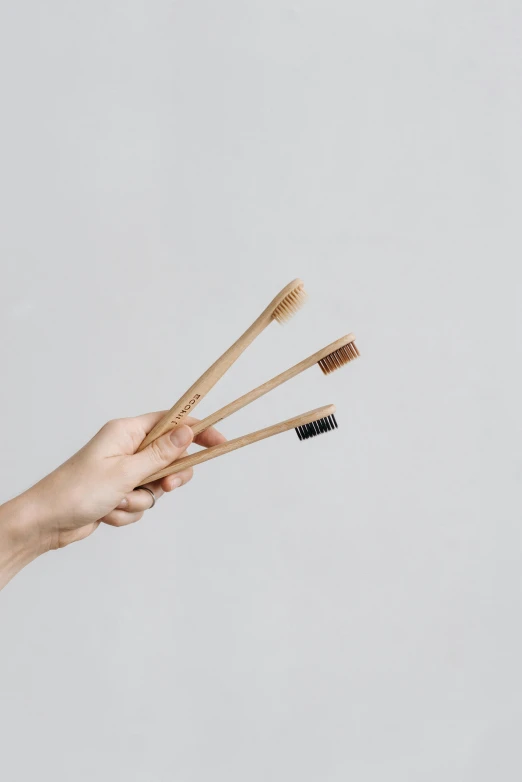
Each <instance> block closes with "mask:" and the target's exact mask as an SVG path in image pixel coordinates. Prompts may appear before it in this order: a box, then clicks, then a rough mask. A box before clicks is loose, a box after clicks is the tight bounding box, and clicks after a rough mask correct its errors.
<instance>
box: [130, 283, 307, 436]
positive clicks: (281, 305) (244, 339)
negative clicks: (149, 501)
mask: <svg viewBox="0 0 522 782" xmlns="http://www.w3.org/2000/svg"><path fill="white" fill-rule="evenodd" d="M305 300H306V293H305V290H304V283H303V281H302V280H299V279H296V280H293V281H292V282H291V283H289V284H288V285H287V286H286V287H285V288H283V290H282V291H280V292H279V293H278V294H277V296H276V297H275V298H274V299H273V300H272V301H271V302H270V304H269V305H268V307H267V308H266V309H265V310H263V312H262V313H261V315H260V316H259V317H258V318H257V319H256V320H255V321H254V322H253V323H252V325H251V326H250V327H249V328H248V329H247V330H246V331H245V333H244V334H242V335H241V336H240V337H239V339H238V340H236V342H234V344H233V345H231V347H229V348H228V350H227V351H226V352H225V353H223V355H222V356H221V357H220V358H218V360H217V361H215V362H214V363H213V364H212V366H211V367H209V368H208V369H207V370H206V372H204V373H203V374H202V375H201V377H200V378H199V380H196V382H195V383H194V384H193V385H192V386H191V387H190V388H189V389H188V391H186V392H185V393H184V394H183V396H182V397H181V398H180V399H178V401H177V402H176V403H175V404H174V405H173V406H172V407H171V409H170V410H169V411H168V413H166V414H165V415H164V416H163V418H162V419H161V420H160V421H159V422H158V423H157V424H156V426H155V427H154V428H153V429H152V430H151V431H150V432H149V433H148V435H147V436H146V438H145V439H144V440H143V442H142V443H141V445H140V447H139V448H138V450H139V451H142V450H143V448H146V447H147V445H149V443H151V442H152V441H153V440H156V439H157V438H158V437H161V435H162V434H165V432H168V431H169V430H170V429H173V428H175V427H176V426H178V425H179V424H182V423H183V420H184V418H185V417H186V415H187V413H189V412H192V410H193V409H194V408H195V407H196V405H198V404H199V403H200V402H201V400H202V399H203V398H204V397H205V396H206V394H208V392H209V391H210V389H211V388H213V386H214V385H215V384H216V383H217V381H218V380H219V379H220V378H221V377H223V375H224V374H225V372H226V371H227V370H228V369H230V367H231V366H232V364H233V363H234V362H235V361H237V359H238V358H239V356H240V355H241V354H242V353H243V351H244V350H246V348H247V347H248V346H249V345H250V344H251V343H252V342H253V341H254V339H255V338H256V337H258V336H259V334H261V332H262V331H263V330H264V329H266V327H267V326H269V325H270V323H272V321H273V320H276V321H278V322H279V323H285V322H286V321H287V320H290V318H291V317H292V315H294V313H295V312H297V310H298V309H300V307H301V306H302V304H303V303H304V301H305Z"/></svg>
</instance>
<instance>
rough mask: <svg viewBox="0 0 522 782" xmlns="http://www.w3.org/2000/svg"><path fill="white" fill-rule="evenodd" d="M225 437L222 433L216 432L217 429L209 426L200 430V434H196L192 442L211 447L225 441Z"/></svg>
mask: <svg viewBox="0 0 522 782" xmlns="http://www.w3.org/2000/svg"><path fill="white" fill-rule="evenodd" d="M226 439H227V438H226V437H225V435H224V434H221V432H218V430H217V429H214V427H213V426H211V427H209V428H208V429H205V431H204V432H201V434H198V435H196V437H195V438H194V442H195V443H197V444H198V445H203V446H204V447H205V448H211V447H212V446H213V445H219V444H220V443H224V442H226Z"/></svg>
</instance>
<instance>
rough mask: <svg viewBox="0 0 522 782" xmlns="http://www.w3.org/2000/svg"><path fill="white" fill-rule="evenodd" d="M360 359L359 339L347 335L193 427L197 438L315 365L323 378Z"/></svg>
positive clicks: (352, 335) (192, 425)
mask: <svg viewBox="0 0 522 782" xmlns="http://www.w3.org/2000/svg"><path fill="white" fill-rule="evenodd" d="M359 355H360V354H359V351H358V349H357V346H356V344H355V335H354V334H347V335H346V336H345V337H341V338H340V339H338V340H336V341H335V342H332V343H331V344H330V345H327V346H326V347H325V348H323V349H322V350H318V351H317V353H313V354H312V355H311V356H308V358H305V359H304V360H303V361H300V362H299V364H295V365H294V366H293V367H290V369H287V370H285V371H284V372H281V374H280V375H277V376H276V377H273V378H272V379H271V380H267V381H266V383H263V385H261V386H258V387H257V388H254V389H253V390H252V391H249V392H248V393H247V394H244V395H243V396H240V397H239V399H236V400H235V401H234V402H230V404H228V405H225V407H222V408H221V409H220V410H217V411H216V412H215V413H212V415H209V416H207V417H206V418H204V419H203V420H202V421H198V422H197V423H194V424H191V429H192V431H193V432H194V437H195V436H196V435H198V434H201V432H204V431H205V429H208V428H209V426H213V425H214V424H217V423H218V422H219V421H222V420H223V419H224V418H228V416H230V415H232V413H235V412H237V410H241V408H243V407H246V406H247V405H249V404H250V403H251V402H254V401H255V400H256V399H259V397H260V396H263V395H264V394H268V392H269V391H272V390H273V389H274V388H277V386H280V385H282V384H283V383H286V381H287V380H291V378H293V377H295V376H296V375H299V374H300V373H301V372H304V371H305V369H308V368H309V367H312V366H314V364H318V365H319V367H320V368H321V370H322V372H323V374H325V375H328V374H330V372H334V371H335V370H336V369H339V367H342V366H344V365H345V364H348V363H349V362H350V361H353V360H354V359H356V358H357V357H358V356H359Z"/></svg>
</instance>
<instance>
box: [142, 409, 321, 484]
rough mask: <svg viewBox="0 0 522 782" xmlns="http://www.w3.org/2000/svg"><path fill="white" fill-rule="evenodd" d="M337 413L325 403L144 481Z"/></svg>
mask: <svg viewBox="0 0 522 782" xmlns="http://www.w3.org/2000/svg"><path fill="white" fill-rule="evenodd" d="M333 413H335V405H325V406H324V407H317V408H316V409H315V410H310V411H309V412H308V413H302V414H301V415H297V416H295V418H288V419H287V420H286V421H281V423H279V424H274V425H273V426H268V427H266V429H259V430H258V431H257V432H252V433H251V434H244V435H243V436H242V437H236V439H235V440H228V441H227V442H226V443H220V444H219V445H213V446H212V447H211V448H205V449H204V450H202V451H198V452H197V453H193V454H190V456H184V457H183V458H182V459H178V461H177V462H174V463H173V464H171V465H169V466H168V467H165V469H163V470H159V472H156V473H154V475H151V476H150V478H147V480H146V481H144V483H151V481H157V480H159V479H160V478H164V477H165V476H166V475H173V474H174V473H177V472H181V471H182V470H186V469H187V467H194V466H195V465H196V464H202V462H207V461H208V460H209V459H215V458H216V457H217V456H223V455H224V454H225V453H230V451H235V450H237V449H238V448H244V446H245V445H252V443H257V442H259V440H265V439H266V438H267V437H272V436H273V435H275V434H280V433H281V432H287V431H288V430H289V429H295V428H296V427H297V426H302V425H303V424H309V423H311V422H312V421H317V420H318V419H319V418H325V417H326V416H328V415H332V414H333Z"/></svg>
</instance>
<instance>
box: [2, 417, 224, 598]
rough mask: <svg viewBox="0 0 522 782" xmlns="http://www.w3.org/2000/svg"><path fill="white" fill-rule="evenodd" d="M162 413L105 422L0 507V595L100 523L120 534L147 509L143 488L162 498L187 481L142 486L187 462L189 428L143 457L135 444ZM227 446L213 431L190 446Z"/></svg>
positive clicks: (187, 473) (187, 474)
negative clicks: (21, 575) (41, 561)
mask: <svg viewBox="0 0 522 782" xmlns="http://www.w3.org/2000/svg"><path fill="white" fill-rule="evenodd" d="M163 415H164V411H162V412H158V413H147V414H146V415H141V416H138V417H137V418H121V419H117V420H114V421H109V423H107V424H105V426H103V427H102V428H101V429H100V431H99V432H98V433H97V434H96V435H95V436H94V437H93V438H92V440H90V441H89V442H88V443H87V444H86V445H85V446H84V447H83V448H82V449H81V450H80V451H78V453H76V454H74V456H72V457H71V458H70V459H68V460H67V461H66V462H64V464H62V465H61V466H60V467H58V468H57V469H56V470H54V472H52V473H50V474H49V475H47V476H46V477H45V478H43V479H42V480H41V481H39V482H38V483H37V484H35V485H34V486H32V487H31V488H30V489H28V490H27V491H25V492H24V493H23V494H20V495H19V496H18V497H15V498H14V499H12V500H10V501H9V502H6V503H5V504H4V505H0V589H2V588H3V587H4V586H5V585H6V584H7V582H8V581H10V580H11V579H12V578H13V576H15V575H16V573H18V572H19V571H20V570H21V569H22V568H23V567H25V566H26V565H28V564H29V563H30V562H32V561H33V560H34V559H36V558H37V557H39V556H41V555H42V554H45V553H46V552H47V551H51V550H53V549H59V548H63V547H64V546H68V545H69V544H70V543H74V542H76V541H78V540H83V539H84V538H87V537H88V536H89V535H92V533H93V532H95V531H96V530H97V529H98V527H99V526H100V524H109V525H111V526H113V527H124V526H126V525H127V524H133V523H134V522H136V521H139V520H140V519H141V518H142V516H143V514H144V513H145V511H146V510H148V509H149V508H150V507H151V504H152V497H151V495H150V494H149V492H146V491H142V490H141V489H136V488H135V487H136V486H142V485H145V486H148V487H149V488H150V489H152V491H153V492H154V495H155V497H156V499H159V498H160V497H161V496H162V495H163V494H164V493H165V492H171V491H173V490H174V489H177V488H179V487H181V486H183V485H184V484H186V483H188V481H190V480H191V478H192V469H188V470H184V471H183V472H179V473H177V474H176V475H169V476H167V477H165V478H162V479H161V480H159V481H155V482H154V483H146V482H145V481H146V479H147V477H148V476H149V475H153V474H154V473H155V472H158V471H159V470H160V469H162V468H163V467H167V466H168V465H169V464H171V463H172V462H174V461H175V460H176V459H179V458H180V457H181V456H184V455H185V453H186V449H187V448H188V446H189V445H190V443H191V442H192V440H193V435H192V429H191V428H190V426H187V425H186V424H191V423H194V422H195V420H196V419H194V418H187V419H185V421H186V423H185V425H183V426H178V427H176V428H175V429H174V430H173V431H172V432H167V433H166V434H164V435H162V437H159V438H158V439H157V440H156V441H155V442H153V443H150V445H148V446H147V448H144V449H143V451H140V452H139V453H136V450H137V449H138V447H139V445H140V443H141V442H142V440H143V439H144V438H145V436H146V435H147V434H148V432H150V430H151V429H152V428H153V427H154V426H155V425H156V423H157V422H158V421H159V420H160V418H161V417H162V416H163ZM224 441H225V437H224V436H223V435H222V434H221V433H220V432H218V431H217V430H216V429H214V428H210V429H207V430H206V431H205V432H202V433H201V434H200V435H198V436H197V437H196V438H195V440H194V442H196V443H197V444H198V445H202V446H204V447H206V448H208V447H210V446H212V445H218V444H219V443H222V442H224Z"/></svg>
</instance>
